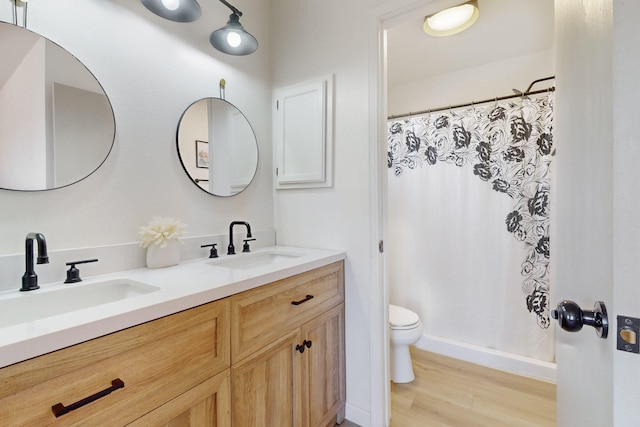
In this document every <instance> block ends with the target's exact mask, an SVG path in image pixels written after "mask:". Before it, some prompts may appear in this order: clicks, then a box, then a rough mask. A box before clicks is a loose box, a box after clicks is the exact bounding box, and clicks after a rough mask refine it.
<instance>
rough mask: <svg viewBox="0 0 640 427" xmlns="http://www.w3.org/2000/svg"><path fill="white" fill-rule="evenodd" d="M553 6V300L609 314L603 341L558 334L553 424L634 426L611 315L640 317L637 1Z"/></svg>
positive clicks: (634, 376) (568, 0)
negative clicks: (598, 305)
mask: <svg viewBox="0 0 640 427" xmlns="http://www.w3.org/2000/svg"><path fill="white" fill-rule="evenodd" d="M555 4H556V8H555V11H556V18H555V20H556V25H555V32H556V34H555V40H556V76H557V77H556V87H557V88H558V90H557V93H556V105H555V107H556V108H555V112H554V123H555V126H556V129H555V131H554V141H555V142H556V147H557V149H558V155H557V163H556V171H557V179H556V187H555V188H556V193H555V195H556V198H555V205H556V208H555V210H556V215H555V218H556V242H555V244H554V243H553V242H552V245H553V247H555V252H556V257H555V263H554V265H555V266H556V267H555V269H556V281H555V283H556V298H557V300H561V299H565V298H566V299H571V300H574V301H576V302H578V303H579V304H581V305H583V308H584V309H592V307H593V304H594V301H596V300H602V301H604V302H605V303H606V304H607V307H608V309H609V310H608V311H609V337H608V338H607V339H606V340H603V339H600V338H598V337H597V335H596V334H595V332H594V330H593V329H592V328H590V327H588V326H586V327H584V328H583V330H581V331H580V332H577V333H569V332H565V331H563V330H560V329H558V332H557V334H558V335H557V350H556V355H557V367H558V423H557V424H558V426H582V425H592V426H615V427H626V426H635V425H638V423H639V421H638V420H639V419H640V409H639V407H640V405H638V402H637V399H638V397H640V391H639V389H638V385H637V384H638V383H639V382H640V369H639V367H638V363H639V362H640V357H639V356H638V355H637V354H632V353H626V352H624V351H617V350H616V338H617V335H618V327H619V326H618V322H617V320H616V316H617V315H626V316H635V317H640V291H638V290H637V288H638V283H637V265H638V260H639V259H640V245H639V244H638V242H639V241H640V231H638V227H637V225H636V224H637V214H638V211H639V209H638V208H639V207H640V202H639V201H638V183H640V173H639V172H638V167H637V161H638V160H640V153H638V149H637V141H638V139H639V137H640V132H639V131H638V130H637V128H638V126H637V122H638V117H640V108H639V107H638V99H640V98H639V95H640V90H639V89H638V86H639V84H638V83H639V80H640V79H639V78H638V77H637V73H634V72H633V71H632V70H634V69H637V68H638V65H639V64H640V59H639V57H638V53H637V51H638V47H637V46H636V44H637V43H636V42H635V40H638V37H639V35H638V30H637V25H636V23H635V22H634V20H635V19H637V17H638V16H640V3H639V2H625V1H623V0H590V1H574V0H556V3H555ZM555 303H556V301H552V306H554V305H555Z"/></svg>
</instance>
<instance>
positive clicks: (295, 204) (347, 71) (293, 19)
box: [272, 0, 382, 426]
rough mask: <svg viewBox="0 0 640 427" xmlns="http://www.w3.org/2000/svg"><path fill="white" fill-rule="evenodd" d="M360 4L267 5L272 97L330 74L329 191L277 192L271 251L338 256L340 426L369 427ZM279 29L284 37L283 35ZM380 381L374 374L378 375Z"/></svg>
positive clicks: (291, 1) (364, 34)
mask: <svg viewBox="0 0 640 427" xmlns="http://www.w3.org/2000/svg"><path fill="white" fill-rule="evenodd" d="M369 3H373V2H372V1H368V0H356V1H348V2H345V1H339V0H329V1H322V2H300V1H297V0H274V2H273V8H272V24H273V26H274V28H281V29H283V31H277V32H276V33H275V34H274V40H273V42H274V46H278V49H277V50H274V56H273V76H274V89H277V88H282V87H286V86H290V85H293V84H296V83H300V82H304V81H308V80H312V79H314V78H316V77H321V76H323V75H326V74H331V73H333V74H334V76H335V80H334V96H335V106H334V115H335V119H334V138H333V139H334V165H333V169H334V171H335V173H334V186H333V187H332V188H326V189H324V188H323V189H309V190H304V189H301V190H278V191H276V195H275V212H276V214H275V216H276V231H277V233H278V243H280V244H288V245H302V246H312V247H325V248H334V249H342V250H345V251H346V253H347V262H346V284H345V287H346V330H347V332H346V350H347V357H346V362H347V418H348V419H350V420H352V421H354V422H357V423H359V424H361V425H363V426H367V425H369V419H368V416H369V411H370V410H371V408H370V406H371V404H370V401H371V396H370V394H371V392H370V390H371V382H370V375H371V373H370V357H371V355H370V351H369V346H370V338H369V329H370V326H369V321H370V312H369V297H370V294H371V293H375V292H379V289H378V286H377V282H376V281H374V279H375V278H374V277H372V274H371V271H370V270H371V265H370V258H369V256H370V253H371V248H372V245H377V242H376V243H374V241H373V239H375V238H376V237H375V236H371V235H370V230H371V224H370V212H371V206H370V190H371V185H372V184H371V182H370V175H369V174H370V169H369V150H370V147H371V146H372V144H376V141H372V140H370V138H369V127H368V126H369V124H368V120H369V86H368V85H369V81H368V60H369V58H368V53H369V51H368V49H369V43H370V42H371V40H370V39H369V36H371V32H369V31H368V27H367V23H368V22H369V21H368V20H370V19H371V17H370V15H369V12H368V11H369ZM284 29H286V31H284ZM381 374H382V373H381Z"/></svg>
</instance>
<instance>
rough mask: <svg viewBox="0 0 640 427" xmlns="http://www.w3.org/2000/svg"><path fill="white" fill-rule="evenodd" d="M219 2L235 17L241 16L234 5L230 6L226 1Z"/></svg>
mask: <svg viewBox="0 0 640 427" xmlns="http://www.w3.org/2000/svg"><path fill="white" fill-rule="evenodd" d="M220 2H221V3H223V4H224V5H225V6H227V7H228V8H229V9H231V11H233V13H235V14H236V15H238V16H242V12H240V11H239V10H238V9H237V8H236V7H235V6H234V5H232V4H231V3H229V2H228V1H226V0H220Z"/></svg>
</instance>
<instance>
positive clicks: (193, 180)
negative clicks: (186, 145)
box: [176, 96, 260, 197]
mask: <svg viewBox="0 0 640 427" xmlns="http://www.w3.org/2000/svg"><path fill="white" fill-rule="evenodd" d="M208 99H215V100H219V101H223V102H225V103H226V104H228V105H229V106H231V107H233V108H235V109H236V110H237V111H238V113H240V115H242V117H243V118H244V120H246V122H247V125H248V126H249V129H251V134H252V135H253V142H254V143H255V147H256V166H255V168H254V169H253V175H252V176H251V180H249V182H248V183H247V185H245V186H244V188H243V189H242V190H240V191H238V192H237V193H234V194H228V195H225V194H215V193H212V192H210V191H208V190H207V189H205V188H203V187H202V186H201V185H199V184H198V182H197V181H198V180H197V178H193V176H192V175H191V173H190V172H189V170H188V169H187V165H186V164H185V161H184V160H183V159H182V154H181V153H180V127H181V126H182V120H183V119H184V116H185V114H187V111H189V109H190V108H191V107H192V106H194V105H195V104H197V103H198V102H200V101H204V100H208ZM176 151H177V154H178V159H179V160H180V165H182V169H183V170H184V172H185V174H186V175H187V177H188V178H189V180H190V181H191V182H192V183H193V184H194V185H195V186H196V187H198V188H199V189H200V190H201V191H204V192H205V193H207V194H209V195H211V196H215V197H233V196H237V195H239V194H240V193H243V192H244V191H245V190H246V189H247V188H249V186H250V185H251V184H252V183H253V180H254V179H256V175H257V174H258V166H259V164H260V147H259V145H258V138H257V137H256V132H255V131H254V130H253V126H252V125H251V122H250V121H249V119H247V116H245V115H244V113H243V112H242V110H240V109H239V108H238V107H237V106H235V105H234V104H232V103H231V102H229V101H227V100H226V99H224V98H218V97H215V96H207V97H204V98H200V99H197V100H195V101H194V102H192V103H191V104H189V105H188V106H187V108H185V110H184V111H183V112H182V114H181V115H180V119H179V120H178V126H177V129H176Z"/></svg>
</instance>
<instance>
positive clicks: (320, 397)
mask: <svg viewBox="0 0 640 427" xmlns="http://www.w3.org/2000/svg"><path fill="white" fill-rule="evenodd" d="M302 335H303V340H306V341H307V342H311V346H310V347H308V348H307V350H306V351H305V353H304V356H305V358H306V360H305V364H304V369H305V371H306V372H305V377H306V381H307V387H308V409H307V415H308V417H307V418H308V421H309V423H308V425H309V427H325V426H333V425H334V424H335V423H336V421H337V422H342V420H344V405H345V362H344V304H340V305H339V306H337V307H335V308H333V309H331V310H329V311H327V312H325V313H324V314H322V315H320V316H318V317H316V318H315V319H313V320H311V321H310V322H308V323H306V324H305V325H304V326H303V327H302ZM307 345H308V344H307ZM305 407H307V405H305Z"/></svg>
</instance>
